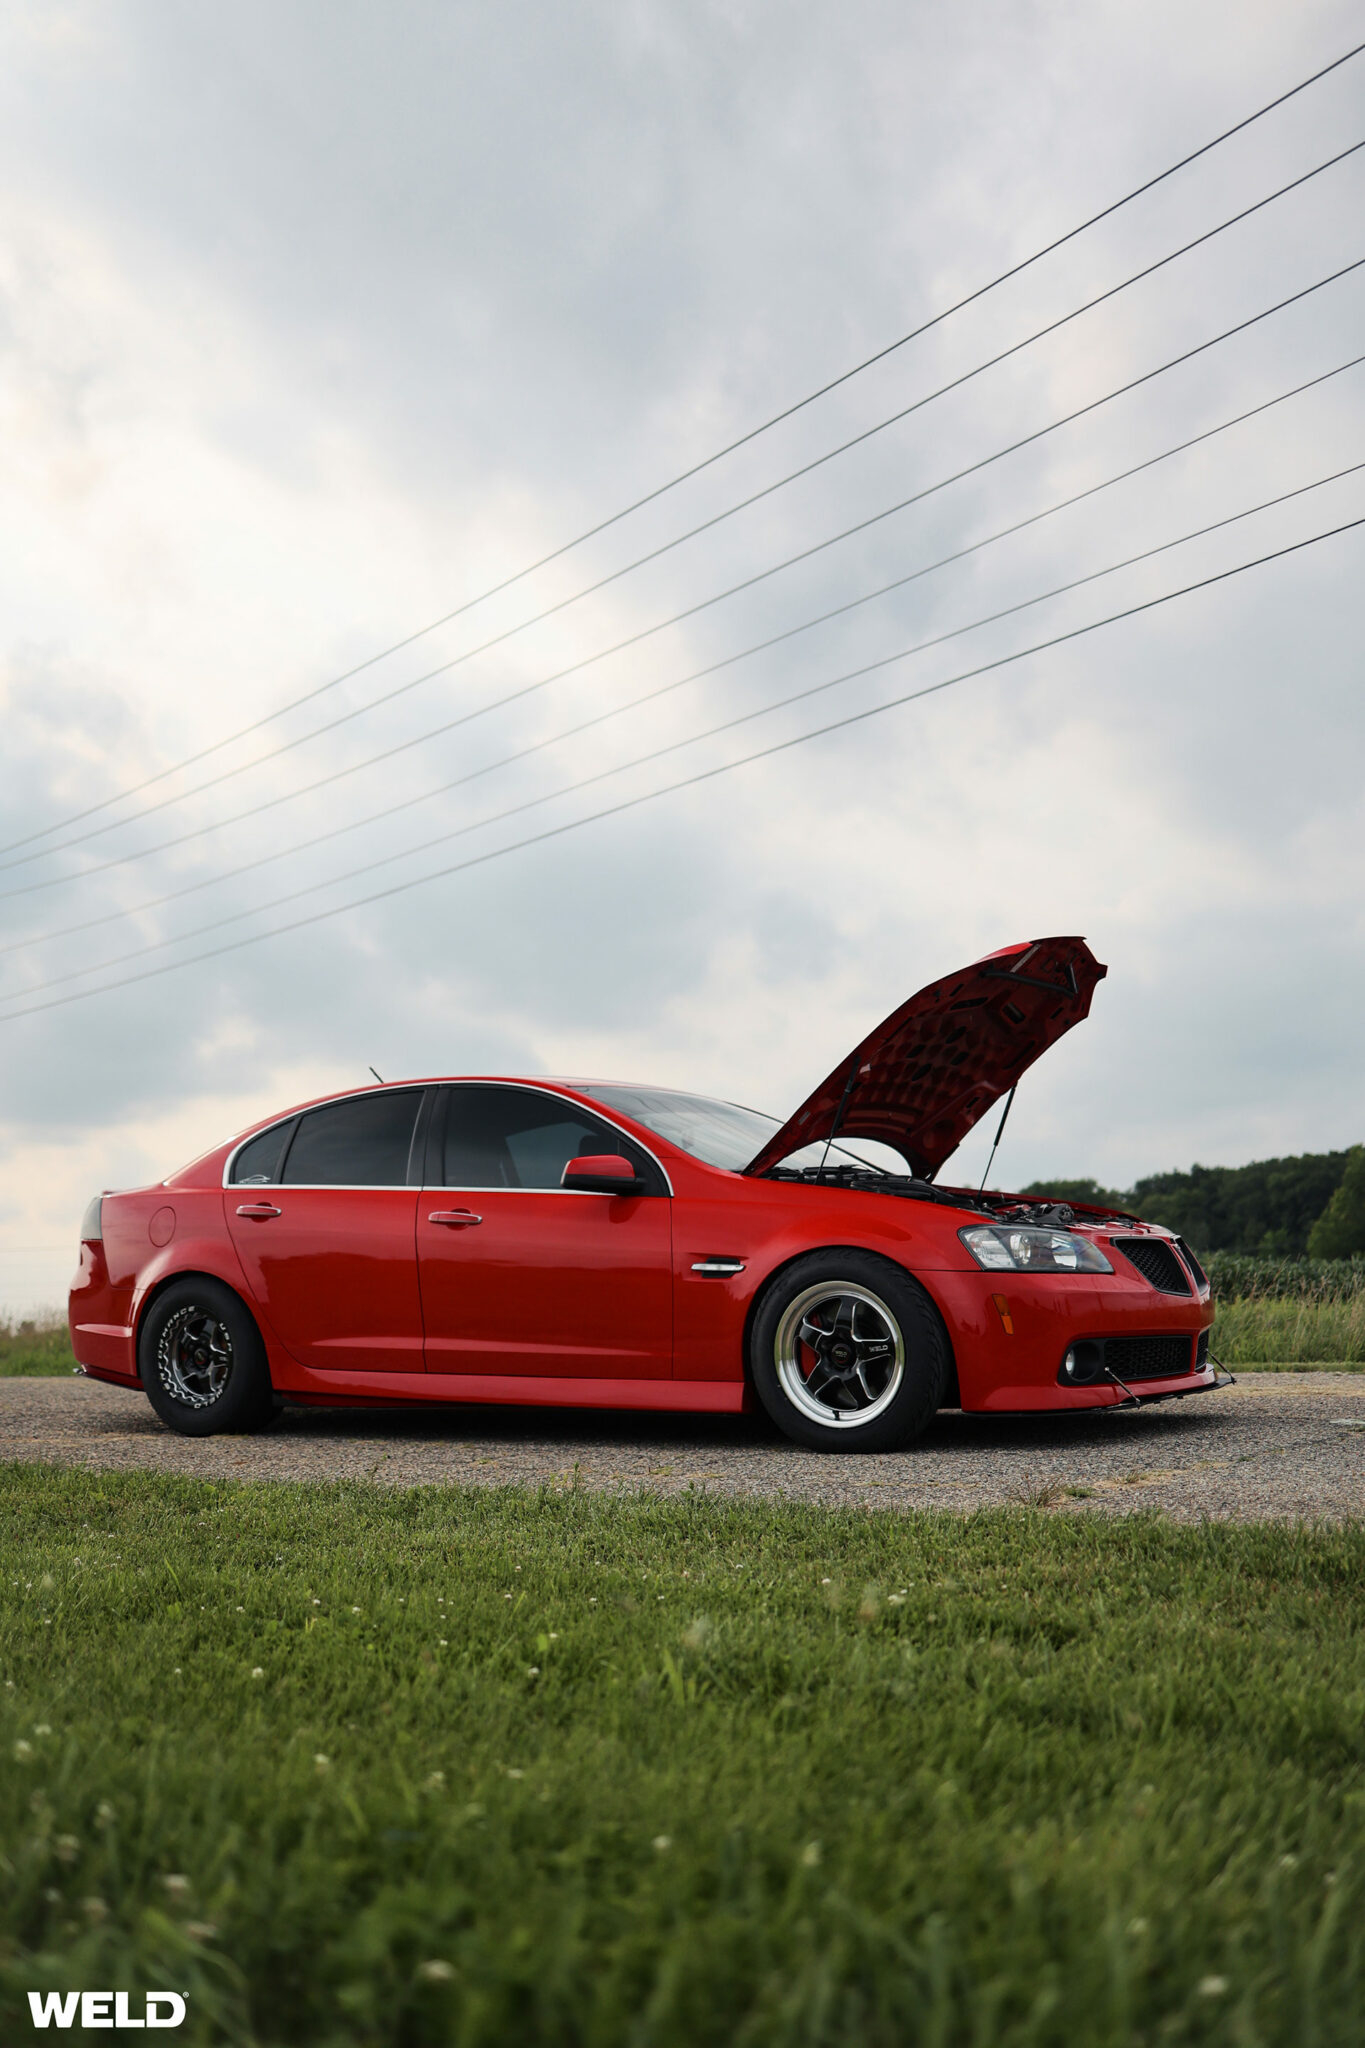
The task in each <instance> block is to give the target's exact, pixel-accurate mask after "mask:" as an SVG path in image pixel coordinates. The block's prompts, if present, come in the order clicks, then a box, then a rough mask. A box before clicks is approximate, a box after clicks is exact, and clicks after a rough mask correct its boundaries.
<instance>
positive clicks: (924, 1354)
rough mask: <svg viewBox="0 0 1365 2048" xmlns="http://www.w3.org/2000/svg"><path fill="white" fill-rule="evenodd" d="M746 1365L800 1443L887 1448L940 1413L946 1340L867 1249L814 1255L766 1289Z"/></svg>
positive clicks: (921, 1299) (927, 1304) (920, 1297)
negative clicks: (748, 1365) (748, 1364)
mask: <svg viewBox="0 0 1365 2048" xmlns="http://www.w3.org/2000/svg"><path fill="white" fill-rule="evenodd" d="M750 1367H751V1370H752V1373H753V1381H754V1391H755V1392H756V1393H757V1395H758V1398H759V1399H760V1401H761V1402H762V1403H763V1406H764V1407H765V1408H766V1409H767V1411H768V1413H769V1415H771V1417H772V1418H773V1421H774V1422H775V1423H776V1424H777V1425H778V1428H779V1429H782V1430H784V1431H785V1432H786V1434H787V1435H788V1436H789V1437H793V1438H794V1439H795V1440H796V1442H797V1443H799V1444H805V1445H807V1446H808V1448H810V1449H811V1450H817V1451H830V1450H835V1451H840V1450H854V1451H891V1450H899V1449H900V1448H902V1447H903V1446H904V1445H906V1444H910V1443H913V1442H914V1440H915V1439H916V1437H918V1436H920V1435H921V1434H922V1433H923V1431H924V1430H925V1428H926V1427H927V1426H928V1424H929V1422H930V1421H931V1420H932V1418H933V1416H934V1415H935V1414H936V1413H937V1411H938V1408H939V1407H940V1405H941V1403H942V1400H943V1392H944V1388H945V1385H946V1383H947V1377H948V1346H947V1340H946V1338H945V1336H944V1332H943V1326H942V1324H941V1323H940V1322H939V1319H938V1313H937V1311H936V1309H935V1308H934V1305H933V1303H932V1302H931V1301H930V1299H929V1297H928V1295H927V1294H926V1293H925V1292H924V1290H923V1288H922V1287H920V1286H918V1285H917V1283H916V1282H915V1281H913V1280H912V1279H911V1278H910V1276H909V1274H908V1273H903V1272H901V1271H900V1270H899V1268H898V1267H895V1266H893V1265H891V1264H890V1263H889V1262H888V1261H886V1260H883V1259H878V1258H874V1257H873V1256H872V1255H871V1254H870V1253H868V1252H812V1253H811V1254H810V1255H809V1256H808V1257H806V1258H804V1259H798V1260H797V1261H796V1263H795V1264H794V1265H792V1266H789V1267H788V1268H787V1270H786V1272H785V1273H783V1274H782V1275H781V1276H780V1278H779V1279H778V1280H777V1281H775V1282H774V1284H773V1285H772V1287H771V1288H770V1289H769V1290H768V1293H767V1294H766V1295H765V1296H764V1298H763V1301H762V1303H761V1305H760V1307H759V1311H758V1314H757V1315H756V1316H755V1318H754V1324H753V1332H752V1337H751V1348H750Z"/></svg>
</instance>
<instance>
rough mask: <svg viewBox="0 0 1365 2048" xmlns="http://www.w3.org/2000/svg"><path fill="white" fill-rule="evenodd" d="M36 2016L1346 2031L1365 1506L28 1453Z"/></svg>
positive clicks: (329, 2031)
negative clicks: (963, 1509)
mask: <svg viewBox="0 0 1365 2048" xmlns="http://www.w3.org/2000/svg"><path fill="white" fill-rule="evenodd" d="M0 1528H3V1531H4V1543H3V1549H2V1550H0V1557H2V1558H3V1572H2V1574H0V1577H2V1578H3V1591H4V1593H5V1594H6V1596H7V1597H6V1599H5V1602H4V1606H3V1610H2V1611H3V1624H2V1631H3V1632H2V1633H0V2038H3V2039H5V2040H7V2041H8V2040H16V2041H17V2040H18V2039H20V2038H23V2039H28V2038H31V2030H30V2028H29V2023H28V2017H27V2009H26V2004H25V2001H24V1997H23V1994H24V1993H25V1992H26V1991H28V1990H29V1989H39V1988H46V1987H54V1988H55V1987H59V1986H67V1987H71V1988H90V1987H105V1986H125V1987H127V1988H128V1989H130V1990H133V1991H135V1992H136V1991H140V1990H142V1989H145V1988H161V1987H170V1988H174V1989H178V1990H180V1991H182V1992H185V1993H186V1994H187V1995H188V1997H189V2000H190V2013H189V2019H188V2021H187V2025H186V2028H185V2030H184V2031H183V2032H182V2034H181V2035H180V2036H178V2038H180V2039H182V2040H190V2041H195V2042H201V2041H210V2040H212V2041H218V2040H222V2041H229V2042H238V2043H247V2042H254V2043H261V2044H284V2043H289V2044H292V2048H299V2044H312V2043H319V2044H324V2043H325V2044H328V2048H343V2044H352V2043H355V2044H362V2043H363V2044H375V2048H380V2044H389V2043H396V2044H401V2048H425V2044H432V2048H435V2044H441V2048H505V2044H509V2043H515V2044H518V2048H520V2044H528V2048H529V2044H540V2043H547V2044H560V2043H570V2044H575V2048H579V2044H581V2048H599V2044H600V2048H606V2044H617V2043H620V2044H629V2048H673V2044H678V2048H702V2044H712V2043H715V2044H725V2048H730V2044H739V2048H760V2044H764V2048H766V2044H784V2048H785V2044H791V2048H796V2044H801V2048H824V2044H830V2048H833V2044H840V2048H844V2044H847V2048H855V2044H856V2048H893V2044H894V2048H900V2044H905V2043H926V2044H936V2048H958V2044H961V2048H1092V2044H1124V2048H1130V2044H1131V2048H1136V2044H1150V2048H1162V2044H1167V2043H1196V2042H1198V2043H1230V2044H1234V2048H1274V2044H1279V2043H1284V2044H1292V2048H1346V2044H1347V2043H1350V2044H1352V2048H1354V2044H1355V2043H1357V2042H1358V2040H1359V2024H1360V2012H1361V2010H1362V2007H1363V2006H1365V1869H1363V1868H1362V1838H1363V1836H1365V1769H1363V1767H1362V1756H1363V1755H1365V1747H1363V1744H1365V1630H1362V1622H1365V1528H1362V1527H1360V1526H1351V1527H1347V1528H1342V1529H1322V1530H1316V1531H1314V1530H1303V1529H1300V1530H1287V1529H1277V1528H1255V1527H1235V1526H1231V1525H1210V1526H1207V1527H1205V1528H1200V1529H1178V1528H1174V1527H1171V1526H1169V1525H1166V1524H1164V1523H1162V1522H1161V1521H1159V1520H1155V1519H1149V1518H1138V1519H1133V1520H1125V1521H1120V1522H1111V1521H1109V1520H1107V1519H1106V1520H1100V1519H1098V1518H1096V1519H1094V1520H1092V1519H1090V1518H1089V1511H1088V1510H1086V1509H1085V1508H1083V1507H1076V1508H1071V1509H1068V1510H1065V1511H1064V1512H1063V1513H1062V1514H1057V1513H1055V1512H1054V1513H1051V1514H1049V1513H1045V1512H1041V1511H1036V1510H1028V1509H1022V1508H1021V1509H1018V1510H1015V1511H1013V1512H1004V1513H993V1514H989V1515H986V1514H983V1515H978V1516H971V1517H967V1518H960V1517H949V1516H943V1517H934V1516H926V1515H894V1516H893V1515H887V1514H870V1513H867V1512H859V1511H852V1510H850V1511H838V1512H831V1511H825V1510H819V1509H812V1508H805V1507H797V1506H795V1505H789V1504H777V1505H773V1504H765V1505H756V1504H755V1505H748V1504H742V1505H718V1504H716V1503H714V1502H708V1501H706V1500H704V1499H701V1498H699V1497H684V1498H682V1499H673V1500H667V1501H663V1500H656V1499H650V1498H645V1499H630V1500H620V1501H613V1500H611V1499H608V1498H604V1497H602V1496H600V1495H591V1494H587V1493H582V1492H577V1491H574V1490H566V1491H562V1492H557V1493H541V1494H531V1493H527V1492H516V1491H507V1492H503V1491H487V1492H484V1491H479V1490H475V1491H463V1490H459V1489H455V1488H450V1489H424V1490H416V1491H398V1490H393V1491H390V1490H388V1489H384V1488H380V1487H377V1486H364V1485H356V1486H350V1487H342V1488H328V1487H306V1486H294V1487H284V1486H270V1485H266V1484H261V1483H250V1484H243V1485H239V1486H232V1485H211V1484H204V1483H195V1482H190V1481H180V1480H175V1479H164V1478H152V1477H141V1476H139V1477H131V1476H130V1477H120V1476H110V1475H93V1474H81V1473H72V1472H60V1471H56V1470H47V1469H43V1468H40V1467H24V1466H10V1467H4V1468H0Z"/></svg>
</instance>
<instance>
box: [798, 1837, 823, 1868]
mask: <svg viewBox="0 0 1365 2048" xmlns="http://www.w3.org/2000/svg"><path fill="white" fill-rule="evenodd" d="M824 1853H825V1852H824V1850H823V1849H822V1848H821V1847H820V1844H819V1843H818V1842H807V1844H806V1846H805V1848H804V1849H803V1850H802V1851H801V1861H802V1863H803V1864H804V1865H805V1867H806V1869H807V1870H814V1869H815V1866H816V1865H817V1863H819V1861H820V1858H821V1857H822V1856H823V1855H824Z"/></svg>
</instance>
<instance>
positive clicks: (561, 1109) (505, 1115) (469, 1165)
mask: <svg viewBox="0 0 1365 2048" xmlns="http://www.w3.org/2000/svg"><path fill="white" fill-rule="evenodd" d="M583 1152H620V1153H622V1154H624V1156H625V1157H626V1158H627V1159H629V1160H630V1161H631V1163H632V1165H633V1166H634V1168H635V1171H636V1173H637V1174H639V1175H640V1177H641V1179H643V1180H646V1181H647V1182H648V1184H649V1190H650V1192H651V1193H652V1194H663V1193H664V1192H665V1190H664V1185H663V1180H662V1177H661V1176H660V1173H659V1169H658V1168H657V1167H656V1166H655V1164H654V1162H653V1160H651V1159H650V1157H649V1155H648V1153H646V1152H643V1151H642V1150H641V1149H640V1147H639V1146H638V1145H633V1144H632V1143H631V1141H630V1139H629V1138H627V1137H625V1136H623V1134H622V1133H621V1132H620V1131H615V1130H613V1129H612V1128H611V1126H610V1125H609V1124H602V1123H599V1122H598V1121H597V1118H596V1117H595V1116H592V1115H590V1114H589V1113H588V1111H586V1110H580V1109H576V1108H575V1107H574V1105H573V1104H572V1103H569V1102H563V1101H559V1100H556V1098H555V1097H554V1096H552V1095H538V1094H537V1093H535V1091H534V1090H532V1089H523V1088H475V1087H470V1088H452V1089H451V1091H450V1098H449V1105H448V1107H447V1110H446V1128H445V1146H444V1160H443V1171H442V1183H441V1184H442V1186H444V1187H448V1188H557V1187H558V1186H559V1185H560V1181H561V1178H562V1176H563V1172H564V1169H565V1167H566V1166H567V1165H568V1163H569V1161H570V1160H571V1159H575V1158H577V1157H578V1155H579V1154H580V1153H583Z"/></svg>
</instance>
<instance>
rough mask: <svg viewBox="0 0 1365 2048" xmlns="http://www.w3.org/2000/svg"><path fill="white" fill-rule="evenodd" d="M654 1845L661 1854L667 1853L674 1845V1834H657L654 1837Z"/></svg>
mask: <svg viewBox="0 0 1365 2048" xmlns="http://www.w3.org/2000/svg"><path fill="white" fill-rule="evenodd" d="M654 1846H655V1848H656V1849H657V1850H658V1852H659V1854H660V1855H661V1856H663V1855H666V1854H667V1852H668V1851H669V1850H670V1849H671V1848H672V1847H673V1837H672V1835H656V1836H655V1837H654Z"/></svg>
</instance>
